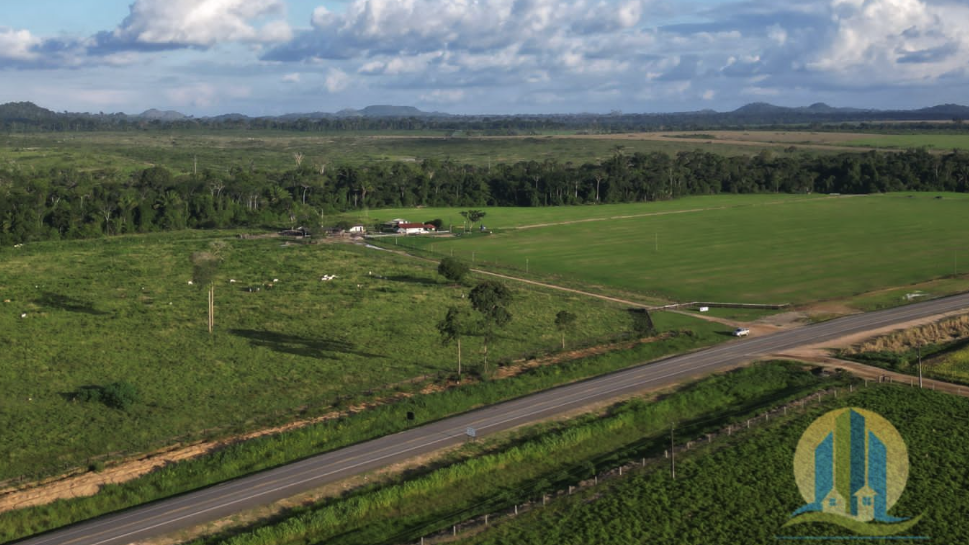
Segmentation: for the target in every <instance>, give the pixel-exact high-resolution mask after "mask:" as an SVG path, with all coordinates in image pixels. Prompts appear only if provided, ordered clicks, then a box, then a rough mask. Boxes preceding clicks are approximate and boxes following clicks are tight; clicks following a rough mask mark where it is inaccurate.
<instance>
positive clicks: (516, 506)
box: [515, 503, 518, 515]
mask: <svg viewBox="0 0 969 545" xmlns="http://www.w3.org/2000/svg"><path fill="white" fill-rule="evenodd" d="M515 514H516V515H517V514H518V504H517V503H516V504H515Z"/></svg>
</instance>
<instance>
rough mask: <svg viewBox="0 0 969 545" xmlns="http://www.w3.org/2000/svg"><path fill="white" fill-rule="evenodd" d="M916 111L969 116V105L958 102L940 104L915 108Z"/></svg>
mask: <svg viewBox="0 0 969 545" xmlns="http://www.w3.org/2000/svg"><path fill="white" fill-rule="evenodd" d="M915 112H918V113H925V114H932V115H944V116H957V117H962V118H965V117H969V106H962V105H959V104H940V105H938V106H932V107H930V108H922V109H920V110H915Z"/></svg>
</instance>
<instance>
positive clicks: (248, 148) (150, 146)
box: [0, 130, 760, 173]
mask: <svg viewBox="0 0 969 545" xmlns="http://www.w3.org/2000/svg"><path fill="white" fill-rule="evenodd" d="M617 145H622V146H623V149H624V150H625V151H626V152H627V153H636V152H643V153H650V152H654V151H659V152H665V153H670V154H675V153H678V152H680V151H692V150H695V149H698V148H701V147H702V148H704V149H705V148H712V149H714V150H716V152H717V153H722V154H727V155H751V154H756V153H757V152H758V151H759V150H760V148H758V147H757V146H731V145H723V144H716V145H713V146H701V145H700V143H697V142H690V141H683V140H680V141H675V140H674V141H670V142H661V141H647V140H639V139H635V138H625V137H617V138H615V139H613V138H556V137H554V136H552V135H539V136H532V137H509V138H477V137H473V138H445V137H444V135H443V133H440V132H429V131H413V132H407V131H394V132H390V133H383V132H381V133H379V134H370V133H352V132H351V133H346V132H339V133H330V134H327V133H301V132H282V131H244V130H227V131H202V130H199V131H195V130H172V131H138V130H131V131H127V132H93V133H41V134H7V135H0V165H2V166H4V167H8V168H21V169H26V170H28V171H46V170H49V169H51V168H77V169H80V170H91V169H105V168H115V169H119V170H122V171H135V170H141V169H145V168H148V167H150V166H154V165H161V166H164V167H167V168H169V169H171V170H173V171H175V172H179V173H190V172H192V169H193V168H194V164H195V160H196V159H197V160H198V168H199V169H200V170H202V169H210V170H212V171H215V172H220V171H223V172H224V171H226V170H228V169H230V168H232V167H241V168H246V169H248V168H250V167H252V168H256V169H259V170H278V169H287V168H295V166H296V163H295V162H294V160H293V154H294V153H302V154H304V157H305V159H304V161H306V162H307V163H310V164H324V163H325V164H328V165H341V164H351V165H361V164H368V163H375V162H395V161H402V162H414V163H420V162H421V161H423V160H425V159H436V160H439V161H445V160H451V161H453V162H455V163H457V164H474V165H496V164H499V163H515V162H519V161H532V160H534V161H539V162H541V161H544V160H547V159H553V160H557V161H559V162H563V163H564V162H567V161H571V162H572V163H574V164H582V163H587V162H589V163H591V162H596V161H599V160H602V159H607V158H609V157H611V156H612V155H613V154H614V153H615V149H616V146H617Z"/></svg>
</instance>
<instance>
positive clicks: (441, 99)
mask: <svg viewBox="0 0 969 545" xmlns="http://www.w3.org/2000/svg"><path fill="white" fill-rule="evenodd" d="M465 96H466V93H465V92H464V91H463V90H461V89H434V90H433V91H431V92H429V93H424V94H423V95H421V101H422V102H431V103H435V104H454V103H457V102H461V101H462V100H464V98H465Z"/></svg>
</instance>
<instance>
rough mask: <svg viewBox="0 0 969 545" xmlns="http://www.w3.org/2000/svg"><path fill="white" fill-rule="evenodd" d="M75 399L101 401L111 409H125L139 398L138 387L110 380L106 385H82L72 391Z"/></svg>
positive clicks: (91, 401) (87, 401) (85, 401)
mask: <svg viewBox="0 0 969 545" xmlns="http://www.w3.org/2000/svg"><path fill="white" fill-rule="evenodd" d="M72 399H73V400H75V401H81V402H84V403H103V404H105V405H107V406H108V407H111V408H112V409H119V410H122V411H124V410H127V409H128V408H130V407H131V406H132V405H134V404H135V403H138V402H139V401H140V400H141V394H140V393H139V391H138V388H137V387H136V386H135V385H134V384H131V383H130V382H125V381H121V382H112V383H111V384H108V385H107V386H83V387H81V388H79V389H78V390H77V392H74V395H73V397H72Z"/></svg>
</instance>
